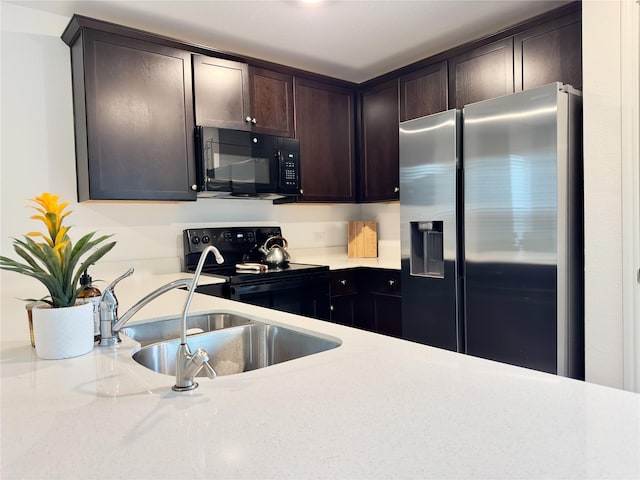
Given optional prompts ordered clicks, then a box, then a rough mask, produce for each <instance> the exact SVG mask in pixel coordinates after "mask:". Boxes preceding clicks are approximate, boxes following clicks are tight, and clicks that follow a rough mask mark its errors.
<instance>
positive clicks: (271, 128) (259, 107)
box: [249, 67, 294, 137]
mask: <svg viewBox="0 0 640 480" xmlns="http://www.w3.org/2000/svg"><path fill="white" fill-rule="evenodd" d="M249 74H250V80H251V118H252V121H253V119H254V118H255V120H256V123H255V124H254V125H253V131H255V132H259V133H268V134H270V135H279V136H282V137H293V136H294V128H293V76H291V75H287V74H284V73H279V72H272V71H271V70H264V69H262V68H257V67H250V69H249Z"/></svg>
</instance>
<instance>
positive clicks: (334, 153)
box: [294, 79, 355, 202]
mask: <svg viewBox="0 0 640 480" xmlns="http://www.w3.org/2000/svg"><path fill="white" fill-rule="evenodd" d="M294 92H295V105H296V108H295V118H296V133H297V137H298V139H299V140H300V165H301V180H302V190H303V195H302V197H301V199H300V200H301V201H303V202H305V201H309V202H353V201H354V200H355V176H354V161H353V151H354V125H353V123H354V122H353V120H354V115H353V92H352V91H351V90H350V89H348V88H342V87H339V86H335V85H329V84H324V83H320V82H314V81H311V80H305V79H296V80H295V86H294Z"/></svg>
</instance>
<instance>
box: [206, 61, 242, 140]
mask: <svg viewBox="0 0 640 480" xmlns="http://www.w3.org/2000/svg"><path fill="white" fill-rule="evenodd" d="M193 84H194V95H195V105H196V107H195V108H196V125H199V126H207V127H221V128H233V129H238V130H250V129H251V126H252V123H251V118H252V117H251V112H250V101H249V97H250V95H249V66H248V65H247V64H246V63H239V62H232V61H229V60H223V59H220V58H213V57H206V56H204V55H194V56H193Z"/></svg>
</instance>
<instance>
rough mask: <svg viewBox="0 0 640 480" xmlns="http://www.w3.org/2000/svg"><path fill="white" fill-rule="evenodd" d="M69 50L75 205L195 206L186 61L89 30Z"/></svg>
mask: <svg viewBox="0 0 640 480" xmlns="http://www.w3.org/2000/svg"><path fill="white" fill-rule="evenodd" d="M70 46H71V63H72V81H73V107H74V117H75V142H76V166H77V168H76V170H77V178H78V200H79V201H85V200H195V199H196V192H195V183H196V182H195V162H194V147H193V127H194V124H193V96H192V82H191V55H190V54H189V53H187V52H184V51H181V50H177V49H174V48H170V47H167V46H163V45H158V44H154V43H149V42H146V41H141V40H137V39H133V38H130V37H125V36H120V35H114V34H110V33H106V32H102V31H95V30H90V29H83V30H82V31H81V33H80V34H78V35H77V36H75V37H74V38H73V43H71V44H70Z"/></svg>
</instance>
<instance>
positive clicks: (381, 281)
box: [367, 269, 401, 297]
mask: <svg viewBox="0 0 640 480" xmlns="http://www.w3.org/2000/svg"><path fill="white" fill-rule="evenodd" d="M367 277H368V278H367V283H368V286H369V288H368V290H369V292H371V293H379V294H385V295H393V296H398V297H399V296H401V293H400V271H399V270H383V269H370V270H369V272H368V275H367Z"/></svg>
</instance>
